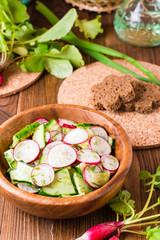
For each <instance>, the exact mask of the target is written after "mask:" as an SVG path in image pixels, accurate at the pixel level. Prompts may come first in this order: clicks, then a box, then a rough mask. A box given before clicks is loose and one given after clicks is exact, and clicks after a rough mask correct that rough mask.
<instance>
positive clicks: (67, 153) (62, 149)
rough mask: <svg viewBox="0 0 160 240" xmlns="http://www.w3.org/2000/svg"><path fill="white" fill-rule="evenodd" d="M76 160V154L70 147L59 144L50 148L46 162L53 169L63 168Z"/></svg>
mask: <svg viewBox="0 0 160 240" xmlns="http://www.w3.org/2000/svg"><path fill="white" fill-rule="evenodd" d="M76 160H77V152H76V151H75V150H74V148H72V147H71V146H70V145H68V144H65V143H61V144H57V145H56V146H54V147H52V148H51V149H50V151H49V153H48V157H47V161H48V164H49V165H50V166H52V167H53V168H58V169H59V168H64V167H68V166H70V165H72V164H73V163H74V162H75V161H76Z"/></svg>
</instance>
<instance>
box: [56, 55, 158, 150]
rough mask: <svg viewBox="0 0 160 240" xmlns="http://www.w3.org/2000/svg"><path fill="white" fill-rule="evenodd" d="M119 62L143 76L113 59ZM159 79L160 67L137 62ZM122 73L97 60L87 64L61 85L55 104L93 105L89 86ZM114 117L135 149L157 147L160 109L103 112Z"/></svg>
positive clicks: (122, 61) (137, 71)
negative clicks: (142, 112) (139, 111)
mask: <svg viewBox="0 0 160 240" xmlns="http://www.w3.org/2000/svg"><path fill="white" fill-rule="evenodd" d="M115 61H116V62H118V63H119V64H121V65H123V66H125V67H127V68H129V69H130V70H132V71H135V72H136V73H137V74H139V75H143V76H145V75H144V74H142V73H141V72H140V71H139V70H137V68H135V67H134V66H133V65H131V64H130V63H128V62H126V61H125V60H115ZM140 63H141V64H142V65H143V66H145V67H146V68H148V69H149V70H150V71H152V72H153V73H154V74H155V75H156V76H157V78H160V66H157V65H154V64H150V63H146V62H140ZM115 74H116V75H117V76H123V75H124V74H123V73H121V72H119V71H117V70H115V69H113V68H111V67H108V66H106V65H104V64H102V63H100V62H96V63H92V64H89V65H87V66H85V67H82V68H80V69H77V70H76V71H75V72H74V73H73V74H71V75H70V76H69V77H68V78H67V79H65V80H64V81H63V83H62V85H61V86H60V89H59V92H58V103H68V104H77V105H82V106H88V107H92V106H91V104H90V102H89V97H90V89H91V87H92V86H93V85H94V84H96V83H99V82H102V81H103V79H104V78H105V77H107V76H109V75H115ZM103 112H104V113H106V114H107V115H108V116H110V117H111V118H113V119H114V120H116V121H117V122H118V123H119V124H120V125H121V126H122V127H123V128H124V129H125V131H126V132H127V134H128V135H129V137H130V139H131V142H132V145H133V147H134V148H151V147H157V146H160V108H158V109H154V110H153V112H151V113H148V114H141V113H137V112H121V113H115V112H110V111H103Z"/></svg>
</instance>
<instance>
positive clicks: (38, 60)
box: [25, 55, 44, 72]
mask: <svg viewBox="0 0 160 240" xmlns="http://www.w3.org/2000/svg"><path fill="white" fill-rule="evenodd" d="M25 67H26V69H27V71H29V72H42V71H43V70H44V57H43V56H42V55H35V56H32V57H28V58H27V59H26V61H25Z"/></svg>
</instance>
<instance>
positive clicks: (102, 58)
mask: <svg viewBox="0 0 160 240" xmlns="http://www.w3.org/2000/svg"><path fill="white" fill-rule="evenodd" d="M81 49H82V50H83V51H84V52H86V53H88V54H89V55H90V56H92V57H94V58H95V59H96V60H98V61H100V62H101V63H104V64H106V65H108V66H109V67H112V68H114V69H117V70H119V71H121V72H123V73H125V74H130V75H132V76H133V77H135V78H138V79H139V80H141V81H145V82H152V80H151V79H149V78H144V77H141V76H139V75H137V74H136V73H134V72H132V71H130V70H129V69H127V68H125V67H123V66H122V65H120V64H118V63H116V62H114V61H113V60H111V59H110V58H108V57H106V56H104V55H102V54H101V53H98V52H94V51H92V50H90V49H86V48H81ZM159 85H160V82H159Z"/></svg>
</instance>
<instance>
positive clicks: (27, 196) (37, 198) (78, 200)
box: [0, 104, 132, 206]
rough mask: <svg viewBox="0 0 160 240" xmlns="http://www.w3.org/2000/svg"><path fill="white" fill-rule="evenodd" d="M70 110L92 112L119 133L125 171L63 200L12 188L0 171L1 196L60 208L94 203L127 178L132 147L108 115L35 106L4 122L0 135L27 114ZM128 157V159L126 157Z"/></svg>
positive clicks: (80, 107) (72, 106)
mask: <svg viewBox="0 0 160 240" xmlns="http://www.w3.org/2000/svg"><path fill="white" fill-rule="evenodd" d="M64 107H67V108H72V109H73V110H74V109H79V110H82V111H86V112H92V113H94V114H98V115H100V116H101V117H103V118H105V119H106V120H107V121H109V122H111V124H112V125H113V126H114V127H115V128H116V130H117V131H118V132H119V133H120V135H121V137H122V142H123V143H124V150H123V153H124V154H123V156H124V160H123V161H124V162H125V163H128V164H127V167H126V168H125V171H122V172H120V170H121V167H120V168H119V169H118V171H117V172H116V174H115V175H114V176H113V177H112V179H111V180H109V182H107V183H106V184H105V185H104V186H102V187H100V188H99V189H96V190H95V191H93V192H90V193H87V194H84V195H79V196H72V197H64V198H57V197H52V196H42V195H37V194H32V193H29V192H26V191H24V190H21V189H19V188H18V187H16V186H14V185H13V184H12V183H11V182H9V181H8V180H7V179H6V178H5V176H4V175H3V174H2V172H1V170H0V192H1V194H2V195H4V192H6V191H7V195H9V194H10V197H11V196H12V197H13V196H14V197H15V198H18V199H21V200H24V201H27V202H28V203H31V204H32V203H34V204H41V205H44V206H48V205H52V206H62V205H70V204H71V205H72V206H73V205H78V204H83V203H84V202H85V203H86V201H89V202H90V199H92V201H96V199H99V198H101V197H103V196H104V195H106V194H107V193H108V192H109V191H108V189H110V187H111V186H112V188H114V187H115V186H116V185H117V183H118V182H119V181H122V177H123V179H124V178H125V177H126V176H127V174H128V172H129V169H130V167H131V163H132V146H131V143H130V140H129V137H128V135H127V134H126V132H125V130H124V129H123V128H122V127H121V126H120V125H119V124H118V123H117V122H116V121H115V120H113V119H112V118H110V117H109V116H108V115H106V114H104V113H102V112H100V111H97V110H94V109H91V108H89V107H84V106H79V105H73V104H47V105H42V106H37V107H34V108H31V109H28V110H25V111H22V112H20V113H18V114H16V115H14V116H13V117H11V118H9V119H8V120H7V121H5V122H4V123H3V124H2V125H1V126H0V134H1V132H2V131H3V129H4V128H5V127H6V126H7V125H9V124H10V123H11V122H12V121H15V120H16V119H17V118H19V117H21V116H23V115H25V114H28V113H30V112H34V111H35V110H38V109H41V110H43V108H45V109H46V108H49V109H50V108H54V109H56V108H64ZM128 156H129V157H128Z"/></svg>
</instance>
